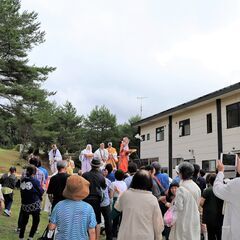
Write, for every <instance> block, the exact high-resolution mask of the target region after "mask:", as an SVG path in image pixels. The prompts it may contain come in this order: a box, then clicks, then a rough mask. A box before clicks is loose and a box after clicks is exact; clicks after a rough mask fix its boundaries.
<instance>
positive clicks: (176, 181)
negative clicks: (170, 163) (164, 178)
mask: <svg viewBox="0 0 240 240" xmlns="http://www.w3.org/2000/svg"><path fill="white" fill-rule="evenodd" d="M175 171H176V173H177V176H176V177H175V178H174V179H173V180H172V182H173V183H178V184H179V183H180V180H181V179H180V176H179V167H178V165H177V166H176V167H175Z"/></svg>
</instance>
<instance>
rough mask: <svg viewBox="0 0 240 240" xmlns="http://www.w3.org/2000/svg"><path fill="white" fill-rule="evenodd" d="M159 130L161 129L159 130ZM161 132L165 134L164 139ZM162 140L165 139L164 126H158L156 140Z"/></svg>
mask: <svg viewBox="0 0 240 240" xmlns="http://www.w3.org/2000/svg"><path fill="white" fill-rule="evenodd" d="M158 130H159V132H158ZM161 133H162V134H163V135H162V136H163V137H162V139H161ZM158 134H159V139H158V137H157V136H158ZM161 141H164V126H161V127H158V128H156V142H161Z"/></svg>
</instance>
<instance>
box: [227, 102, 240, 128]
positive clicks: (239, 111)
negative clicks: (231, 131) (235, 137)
mask: <svg viewBox="0 0 240 240" xmlns="http://www.w3.org/2000/svg"><path fill="white" fill-rule="evenodd" d="M226 110H227V128H234V127H239V126H240V102H238V103H234V104H231V105H228V106H227V107H226Z"/></svg>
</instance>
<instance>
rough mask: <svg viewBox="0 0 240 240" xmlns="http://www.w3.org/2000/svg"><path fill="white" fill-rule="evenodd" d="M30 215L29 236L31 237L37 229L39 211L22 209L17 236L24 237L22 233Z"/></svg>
mask: <svg viewBox="0 0 240 240" xmlns="http://www.w3.org/2000/svg"><path fill="white" fill-rule="evenodd" d="M30 215H32V218H33V219H32V227H31V230H30V233H29V237H31V238H33V237H34V234H35V233H36V231H37V228H38V224H39V222H40V211H34V212H25V211H23V210H22V221H21V224H20V233H19V238H24V233H25V229H26V226H27V224H28V220H29V216H30Z"/></svg>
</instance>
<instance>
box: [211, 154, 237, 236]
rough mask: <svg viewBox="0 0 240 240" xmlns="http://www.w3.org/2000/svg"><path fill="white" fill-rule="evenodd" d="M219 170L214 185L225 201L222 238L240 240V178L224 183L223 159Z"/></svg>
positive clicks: (216, 193)
mask: <svg viewBox="0 0 240 240" xmlns="http://www.w3.org/2000/svg"><path fill="white" fill-rule="evenodd" d="M239 161H240V160H239V158H238V163H237V172H238V174H240V166H239V165H240V162H239ZM217 170H218V174H217V177H216V180H215V182H214V185H213V192H214V194H215V195H216V196H217V197H218V198H220V199H222V200H224V201H225V209H224V219H223V227H222V240H229V239H231V240H238V239H239V236H240V228H239V220H240V204H239V199H240V191H239V189H240V178H235V179H232V180H230V181H229V182H228V183H227V184H224V182H223V179H224V165H223V163H222V162H221V161H218V164H217Z"/></svg>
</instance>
